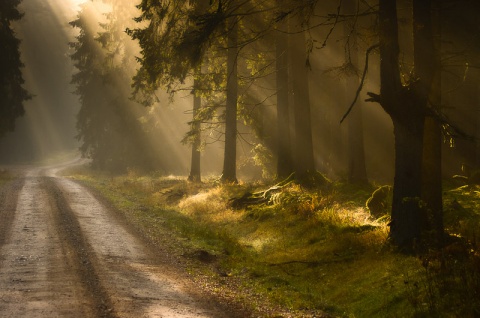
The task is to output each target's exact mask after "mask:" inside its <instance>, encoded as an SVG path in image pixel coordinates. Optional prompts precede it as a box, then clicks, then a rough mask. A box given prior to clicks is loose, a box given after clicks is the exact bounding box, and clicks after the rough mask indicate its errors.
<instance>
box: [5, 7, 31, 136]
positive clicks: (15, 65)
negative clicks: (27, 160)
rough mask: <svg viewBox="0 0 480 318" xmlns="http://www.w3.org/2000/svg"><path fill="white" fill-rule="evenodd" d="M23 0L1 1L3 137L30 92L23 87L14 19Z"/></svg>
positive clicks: (20, 111)
mask: <svg viewBox="0 0 480 318" xmlns="http://www.w3.org/2000/svg"><path fill="white" fill-rule="evenodd" d="M20 3H21V0H5V1H2V2H1V3H0V43H1V46H2V49H1V50H0V137H1V136H3V135H4V134H5V133H6V132H9V131H13V129H14V128H15V120H16V119H17V118H18V117H20V116H22V115H23V114H24V112H25V110H24V108H23V104H24V102H25V101H27V100H29V99H31V97H32V96H31V95H30V94H29V93H28V92H27V91H26V90H25V89H24V88H23V84H24V82H25V81H24V79H23V75H22V68H23V66H24V65H23V63H22V61H21V59H20V49H19V46H20V40H19V39H17V37H16V36H15V33H14V31H13V29H12V26H11V23H12V22H13V21H17V20H20V19H21V18H22V16H23V15H22V14H21V13H20V11H18V9H17V6H18V5H19V4H20Z"/></svg>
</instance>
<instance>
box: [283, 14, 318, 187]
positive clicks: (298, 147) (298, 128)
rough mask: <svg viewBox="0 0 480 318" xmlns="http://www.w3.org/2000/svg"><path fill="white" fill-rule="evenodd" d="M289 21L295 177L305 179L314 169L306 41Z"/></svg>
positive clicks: (297, 26)
mask: <svg viewBox="0 0 480 318" xmlns="http://www.w3.org/2000/svg"><path fill="white" fill-rule="evenodd" d="M293 20H294V19H290V20H289V21H290V31H291V32H292V31H293V32H294V33H293V35H292V36H291V41H290V49H291V54H290V59H291V63H290V65H291V73H290V74H291V78H292V86H293V106H294V117H295V177H296V178H297V180H299V181H306V179H307V178H308V175H309V174H311V173H313V172H314V171H315V161H314V155H313V140H312V124H311V114H310V96H309V95H310V94H309V88H308V69H307V65H306V58H307V56H306V43H305V32H304V31H302V29H301V26H300V22H299V21H293Z"/></svg>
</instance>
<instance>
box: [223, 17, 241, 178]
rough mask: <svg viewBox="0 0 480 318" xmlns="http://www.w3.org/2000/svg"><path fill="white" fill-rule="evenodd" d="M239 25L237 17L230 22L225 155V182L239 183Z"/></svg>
mask: <svg viewBox="0 0 480 318" xmlns="http://www.w3.org/2000/svg"><path fill="white" fill-rule="evenodd" d="M237 32H238V24H237V21H236V18H235V17H231V18H230V19H229V21H228V41H227V45H228V48H227V104H226V110H225V153H224V159H223V173H222V178H221V180H222V181H223V182H237V98H238V79H237V58H238V45H237V37H238V34H237Z"/></svg>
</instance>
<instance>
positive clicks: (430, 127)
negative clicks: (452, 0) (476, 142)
mask: <svg viewBox="0 0 480 318" xmlns="http://www.w3.org/2000/svg"><path fill="white" fill-rule="evenodd" d="M432 10H433V13H432V31H433V32H434V33H435V35H434V40H433V47H434V53H433V55H434V57H433V63H434V70H435V71H434V77H433V81H432V87H431V92H430V98H429V100H430V106H431V107H432V109H439V108H440V107H441V103H442V96H441V95H442V94H441V82H442V76H441V72H442V70H441V57H440V50H441V18H440V5H439V4H436V5H435V6H434V7H433V8H432ZM424 129H425V130H424V137H423V140H424V145H423V147H424V148H423V176H422V177H423V190H422V193H423V195H422V199H423V201H424V202H425V205H426V209H427V214H428V220H429V227H430V228H431V230H432V231H433V237H432V239H433V240H434V242H433V243H434V245H436V246H442V245H443V236H444V229H443V202H442V129H441V125H440V123H439V122H438V120H437V119H436V118H434V117H433V116H426V117H425V128H424Z"/></svg>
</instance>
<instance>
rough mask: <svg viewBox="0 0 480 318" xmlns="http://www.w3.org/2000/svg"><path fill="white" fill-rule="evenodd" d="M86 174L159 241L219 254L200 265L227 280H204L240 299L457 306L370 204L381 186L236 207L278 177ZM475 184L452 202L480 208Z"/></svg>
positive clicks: (203, 272) (336, 311)
mask: <svg viewBox="0 0 480 318" xmlns="http://www.w3.org/2000/svg"><path fill="white" fill-rule="evenodd" d="M76 178H79V179H82V180H84V182H87V183H88V184H90V185H91V186H94V187H96V188H98V189H100V190H101V191H102V192H103V193H104V194H105V195H106V196H107V197H108V198H109V199H110V200H112V202H114V204H115V205H117V206H118V207H119V208H120V209H121V210H122V211H123V212H124V213H125V215H126V217H127V219H129V221H130V222H132V223H133V224H135V225H136V226H137V228H138V229H139V230H141V231H142V232H143V233H144V234H145V235H146V236H147V237H148V238H149V239H151V240H152V241H153V242H160V241H161V240H162V239H165V236H166V235H167V236H169V239H174V240H176V242H177V243H175V244H177V245H176V246H179V249H180V250H181V251H182V252H181V253H183V254H185V255H195V253H196V252H198V251H204V252H205V253H207V254H208V255H213V256H214V262H213V264H208V266H210V267H208V266H207V267H205V268H203V269H201V268H199V267H195V266H194V267H193V268H192V272H193V273H197V274H196V275H198V276H197V277H205V276H209V277H213V278H212V279H214V280H218V283H217V284H214V285H211V283H208V284H204V285H205V286H207V285H208V286H209V287H208V289H210V291H211V292H214V293H220V294H225V295H229V296H228V297H230V298H234V299H235V300H236V301H239V302H247V303H249V304H250V305H251V306H254V307H255V306H257V307H258V308H262V306H266V305H265V304H267V303H268V304H270V305H271V306H273V307H275V306H279V307H278V308H288V309H289V310H290V311H291V312H293V313H296V314H295V315H296V316H298V317H310V316H311V315H313V314H311V313H312V312H328V313H329V314H331V315H333V316H341V317H413V316H418V317H436V316H438V315H437V314H438V309H439V308H441V309H442V310H445V313H448V314H450V315H451V314H455V310H456V309H448V300H443V299H442V298H441V297H440V293H439V291H438V288H437V287H436V286H434V285H435V284H437V283H438V282H439V280H436V279H433V278H432V276H431V275H432V270H431V268H432V266H430V267H428V266H427V267H426V266H425V264H423V265H422V259H420V258H417V257H412V256H406V255H403V254H399V253H397V252H395V251H394V250H393V249H392V248H391V247H390V245H389V243H388V226H387V224H386V222H382V221H378V220H375V219H373V218H372V217H371V216H370V214H369V213H368V211H367V210H366V209H365V201H366V199H367V198H368V196H369V193H371V192H370V191H372V187H369V186H367V187H364V188H361V187H353V186H348V185H345V184H333V185H331V186H330V187H328V188H323V189H316V190H308V191H307V190H305V189H303V188H302V187H300V186H299V185H296V184H290V185H288V186H286V187H284V188H283V189H282V190H281V192H279V194H278V196H277V197H276V198H275V200H274V201H275V203H274V204H261V205H253V206H249V207H247V208H242V209H234V208H232V207H231V205H230V201H229V200H230V199H231V198H233V197H240V196H242V195H243V194H245V193H246V192H247V191H248V192H254V191H258V190H266V189H268V186H266V185H259V184H257V185H252V184H243V185H233V184H232V185H224V186H221V185H218V184H216V183H215V182H207V183H204V184H194V183H188V182H187V181H186V180H185V178H179V177H174V176H169V177H161V176H142V175H140V174H137V173H135V174H132V173H130V174H128V175H126V176H105V175H104V176H95V177H94V176H93V175H91V174H89V172H87V171H82V173H80V174H78V173H77V174H76ZM475 191H476V190H473V191H470V192H468V193H466V192H465V191H463V192H458V191H457V192H455V191H453V192H452V193H450V194H448V195H447V196H446V202H449V200H453V198H455V199H456V200H457V201H458V202H462V203H464V204H465V206H467V205H468V204H470V205H472V206H471V207H466V209H467V210H469V209H474V208H475V207H477V204H480V197H479V200H478V201H475V200H476V199H475V198H476V196H478V193H476V192H475ZM470 197H473V201H472V200H471V199H470ZM467 203H468V204H467ZM477 211H478V209H477ZM477 225H478V223H477ZM448 226H450V225H448ZM461 228H462V227H461V226H460V227H456V228H455V230H457V231H460V229H461ZM165 229H168V234H165V233H166V232H165ZM175 237H176V239H175ZM178 242H180V243H178ZM159 244H160V243H159ZM432 264H433V261H432ZM208 268H210V269H208ZM197 279H200V278H197ZM200 280H201V279H200ZM452 280H453V281H454V280H457V278H456V277H454V278H452ZM212 286H214V287H212ZM229 286H230V287H229ZM232 286H233V287H232ZM206 288H207V287H206ZM232 288H233V289H232ZM434 290H436V291H435V292H433V291H434ZM452 293H453V292H452ZM452 293H450V294H452ZM450 296H451V297H454V296H453V294H452V295H450ZM444 308H447V309H444ZM278 310H280V309H278ZM448 310H451V311H450V312H449V311H448ZM280 311H281V310H280ZM310 314H311V315H310ZM308 315H310V316H308Z"/></svg>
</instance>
